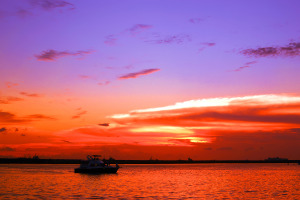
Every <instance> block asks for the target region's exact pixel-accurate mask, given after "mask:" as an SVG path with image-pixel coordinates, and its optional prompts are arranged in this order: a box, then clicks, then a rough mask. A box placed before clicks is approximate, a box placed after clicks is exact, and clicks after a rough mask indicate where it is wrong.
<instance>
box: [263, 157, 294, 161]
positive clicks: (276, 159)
mask: <svg viewBox="0 0 300 200" xmlns="http://www.w3.org/2000/svg"><path fill="white" fill-rule="evenodd" d="M287 160H289V159H287V158H279V157H274V158H270V157H269V158H267V159H265V161H287Z"/></svg>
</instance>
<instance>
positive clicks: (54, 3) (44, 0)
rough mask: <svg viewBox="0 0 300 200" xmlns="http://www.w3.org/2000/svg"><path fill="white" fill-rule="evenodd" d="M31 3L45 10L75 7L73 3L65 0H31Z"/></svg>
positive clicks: (71, 8)
mask: <svg viewBox="0 0 300 200" xmlns="http://www.w3.org/2000/svg"><path fill="white" fill-rule="evenodd" d="M30 4H31V5H33V6H35V7H39V8H42V9H44V10H53V9H57V8H66V9H70V10H73V9H75V6H74V5H73V4H71V3H69V2H67V1H63V0H30Z"/></svg>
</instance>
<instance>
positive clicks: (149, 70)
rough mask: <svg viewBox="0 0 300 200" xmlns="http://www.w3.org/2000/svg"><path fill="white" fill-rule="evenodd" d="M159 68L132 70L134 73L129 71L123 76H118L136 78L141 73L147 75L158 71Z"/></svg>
mask: <svg viewBox="0 0 300 200" xmlns="http://www.w3.org/2000/svg"><path fill="white" fill-rule="evenodd" d="M159 70H160V69H145V70H142V71H139V72H134V73H129V74H125V75H123V76H120V77H119V79H130V78H137V77H139V76H141V75H148V74H151V73H154V72H157V71H159Z"/></svg>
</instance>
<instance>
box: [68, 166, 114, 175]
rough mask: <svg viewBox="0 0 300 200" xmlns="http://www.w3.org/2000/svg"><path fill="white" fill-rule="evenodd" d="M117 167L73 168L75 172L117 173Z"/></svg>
mask: <svg viewBox="0 0 300 200" xmlns="http://www.w3.org/2000/svg"><path fill="white" fill-rule="evenodd" d="M118 169H119V168H118V167H107V168H75V169H74V172H75V173H85V174H114V173H117V171H118Z"/></svg>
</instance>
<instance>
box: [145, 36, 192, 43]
mask: <svg viewBox="0 0 300 200" xmlns="http://www.w3.org/2000/svg"><path fill="white" fill-rule="evenodd" d="M155 37H156V38H157V39H152V40H146V41H145V42H149V43H153V44H181V43H184V42H190V41H191V38H190V36H189V35H186V34H178V35H168V36H159V35H158V36H155Z"/></svg>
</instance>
